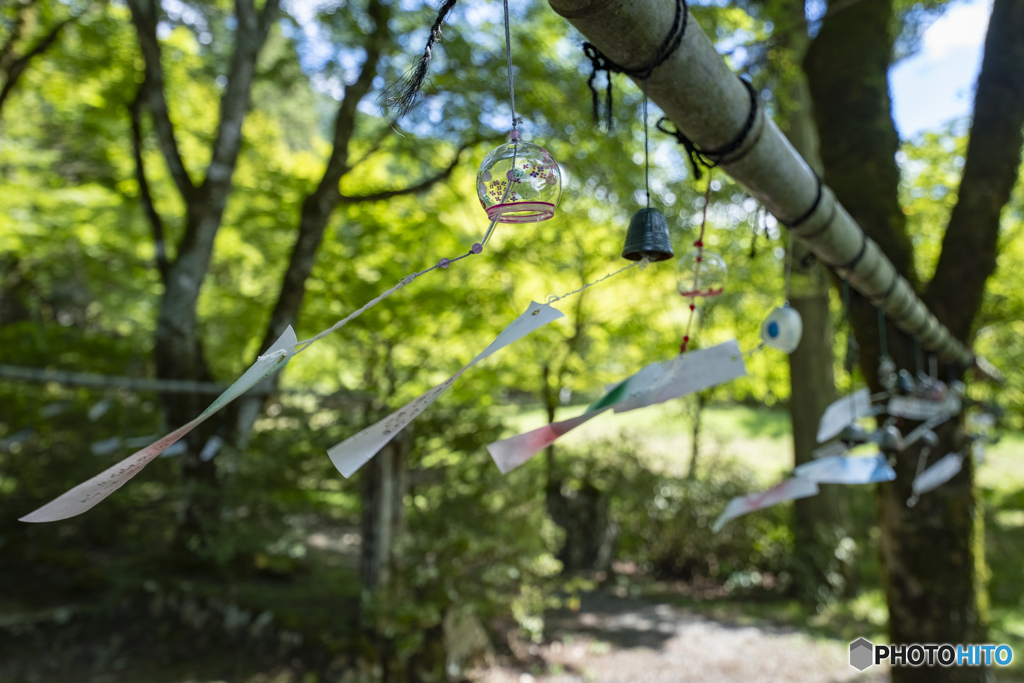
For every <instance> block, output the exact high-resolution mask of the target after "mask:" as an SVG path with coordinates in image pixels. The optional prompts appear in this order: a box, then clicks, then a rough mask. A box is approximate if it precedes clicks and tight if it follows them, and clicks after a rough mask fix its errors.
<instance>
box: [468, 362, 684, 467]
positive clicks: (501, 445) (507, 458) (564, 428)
mask: <svg viewBox="0 0 1024 683" xmlns="http://www.w3.org/2000/svg"><path fill="white" fill-rule="evenodd" d="M663 373H664V370H663V368H662V364H661V363H651V364H650V365H648V366H646V367H644V368H642V369H641V370H640V371H638V372H637V373H636V374H634V375H632V376H630V377H627V378H626V379H625V380H623V381H622V382H619V383H618V384H617V385H616V386H614V387H613V388H612V390H611V391H610V392H608V394H607V395H606V396H604V398H602V399H601V400H599V401H597V402H595V403H593V404H592V405H591V406H589V407H588V408H587V410H586V412H584V413H583V414H582V415H578V416H576V417H573V418H570V419H568V420H562V421H561V422H552V423H550V424H546V425H544V426H543V427H540V428H538V429H534V430H533V431H531V432H526V433H524V434H517V435H516V436H513V437H509V438H508V439H502V440H501V441H495V442H494V443H491V444H488V445H487V452H488V453H490V454H491V459H492V460H494V464H495V465H497V466H498V469H499V470H500V471H501V473H502V474H508V473H509V472H511V471H512V470H514V469H515V468H517V467H519V466H520V465H522V464H523V463H525V462H526V461H527V460H529V459H530V458H532V457H533V456H535V455H537V453H540V452H541V451H542V450H544V449H545V448H547V447H548V446H550V445H551V444H553V443H554V442H555V441H556V440H557V439H558V438H559V437H561V436H564V435H565V434H568V433H569V432H571V431H572V430H574V429H576V428H577V427H579V426H580V425H582V424H584V423H586V422H589V421H590V420H591V419H592V418H595V417H597V416H598V415H600V414H601V413H603V412H605V411H606V410H608V409H609V408H611V407H613V406H614V405H616V404H617V403H619V402H620V401H622V400H624V399H628V398H630V397H631V396H636V395H638V394H640V393H643V392H645V391H647V390H648V389H650V387H651V385H652V384H654V382H656V381H658V379H659V378H660V377H661V376H662V375H663Z"/></svg>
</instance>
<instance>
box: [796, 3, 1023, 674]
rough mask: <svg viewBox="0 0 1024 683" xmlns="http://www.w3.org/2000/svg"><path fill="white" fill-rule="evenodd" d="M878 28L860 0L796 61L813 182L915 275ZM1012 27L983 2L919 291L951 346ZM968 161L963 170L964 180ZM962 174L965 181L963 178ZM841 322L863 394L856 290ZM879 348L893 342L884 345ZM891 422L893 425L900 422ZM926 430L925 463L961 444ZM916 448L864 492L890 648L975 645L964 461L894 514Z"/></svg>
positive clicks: (995, 206) (973, 268) (968, 296)
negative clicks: (814, 127) (804, 90)
mask: <svg viewBox="0 0 1024 683" xmlns="http://www.w3.org/2000/svg"><path fill="white" fill-rule="evenodd" d="M892 26H893V7H892V3H891V2H889V0H863V1H862V2H860V3H858V4H856V5H851V6H848V7H846V8H845V9H843V10H842V11H840V12H837V13H836V15H835V17H834V18H830V19H826V21H825V22H824V23H823V25H822V29H821V31H820V33H819V34H818V37H817V38H816V39H815V41H814V43H813V45H812V46H811V49H810V51H809V53H808V56H807V60H806V62H805V65H806V69H807V73H808V77H809V81H810V85H811V92H812V96H813V99H814V105H815V115H816V118H817V120H818V125H819V131H820V132H821V149H822V158H823V160H824V164H825V174H826V180H827V181H828V183H829V185H830V186H831V187H832V188H833V190H834V191H835V193H836V196H837V197H838V198H839V199H840V201H842V202H843V203H844V204H845V205H846V206H847V207H848V208H849V210H850V212H851V214H852V215H853V216H854V217H855V218H856V219H857V220H858V221H859V222H860V224H861V225H862V226H864V227H865V229H866V230H867V232H868V233H869V234H870V235H871V237H872V238H873V239H875V241H876V242H878V243H879V244H880V245H881V246H882V248H883V250H884V252H885V253H886V255H887V256H888V257H889V258H890V260H891V261H892V262H893V263H894V264H896V266H897V267H898V268H899V270H900V272H901V273H902V274H903V275H904V277H906V278H907V279H908V280H909V281H910V282H917V277H916V276H915V274H914V272H913V262H912V251H911V245H910V240H909V236H908V234H907V231H906V228H905V224H904V223H905V220H904V216H903V213H902V211H901V210H900V207H899V205H898V203H897V202H896V197H897V189H898V182H899V170H898V169H897V168H896V165H895V163H894V155H895V152H896V151H897V150H898V145H899V140H898V138H897V135H896V131H895V127H894V126H893V123H892V117H891V115H890V104H889V92H888V81H887V74H888V68H889V63H890V62H891V56H892V42H893V35H892V30H891V27H892ZM1022 32H1024V3H1022V2H1021V1H1020V0H997V2H996V5H995V9H994V10H993V18H992V21H991V24H990V29H989V35H988V40H987V42H986V50H985V61H984V63H983V67H982V76H981V77H980V78H979V84H978V95H977V100H976V105H975V107H976V111H975V125H974V126H973V129H972V133H971V147H972V148H973V149H972V150H970V151H969V152H968V164H965V173H964V182H963V183H962V185H961V188H960V195H959V198H958V204H957V207H956V209H955V210H954V212H953V217H952V218H951V221H950V225H949V228H948V230H947V234H946V238H945V239H944V244H943V252H942V258H941V259H940V263H942V262H943V261H944V262H945V263H947V264H949V263H956V264H957V266H956V267H955V268H949V267H947V268H946V269H943V268H939V269H938V270H937V271H936V276H935V278H934V280H933V281H932V284H931V286H930V287H929V293H930V294H931V293H934V292H947V293H949V292H951V291H953V290H955V291H956V295H955V298H956V301H957V302H958V304H957V310H956V311H953V312H950V311H948V310H946V309H945V308H944V307H943V305H941V304H939V303H938V302H937V301H935V299H936V297H935V296H934V295H932V296H930V297H929V299H931V300H932V302H933V303H934V305H935V306H936V310H937V312H938V314H939V315H940V316H941V322H942V323H943V324H945V325H947V326H949V327H950V330H951V331H952V332H953V334H954V335H955V336H956V337H957V338H958V339H960V340H966V339H967V338H968V336H969V330H970V327H971V324H972V321H973V320H974V318H975V316H976V314H977V311H978V307H979V304H980V301H981V297H982V294H983V291H984V283H985V280H986V278H987V277H988V275H989V274H990V273H991V271H992V268H993V267H994V262H995V258H994V254H995V246H994V245H995V244H996V236H997V235H998V220H999V218H998V216H999V210H1000V209H1001V207H1002V204H1005V202H1006V200H1007V198H1008V196H1009V188H1010V187H1012V184H1013V182H1014V180H1015V179H1016V173H1017V166H1018V164H1019V159H1020V157H1019V150H1020V146H1021V124H1022V123H1024V56H1022V54H1024V52H1022V48H1021V46H1020V45H1019V36H1020V35H1021V34H1022ZM983 124H984V125H983ZM1007 145H1010V146H1014V147H1015V149H1014V150H1013V153H1012V154H1008V153H1007V152H1006V150H1005V147H1006V146H1007ZM975 150H977V151H976V152H975ZM972 152H973V153H972ZM972 162H973V165H974V167H975V169H976V170H974V171H973V172H972V173H971V174H968V172H967V166H968V165H969V164H972ZM975 176H976V177H977V178H978V179H979V182H978V183H974V182H969V178H971V179H973V177H975ZM961 206H963V207H965V208H964V209H961ZM968 214H970V216H971V217H970V219H967V218H960V219H959V221H958V216H966V215H968ZM967 223H970V225H969V227H968V226H967ZM966 271H969V272H966ZM950 296H953V295H952V294H950ZM944 303H945V302H944ZM853 323H854V331H855V333H856V336H857V341H858V343H859V345H860V348H861V369H862V370H863V372H864V374H865V377H866V378H867V380H868V383H869V385H870V386H871V387H872V389H873V390H876V391H877V390H878V389H879V386H878V380H877V372H876V368H877V366H878V358H879V355H880V343H879V335H878V323H877V317H876V315H875V312H874V310H873V309H872V307H871V306H870V305H868V304H867V302H866V301H865V300H863V299H862V298H860V297H854V310H853ZM890 336H891V335H890ZM909 346H911V345H910V344H904V345H903V349H902V351H901V352H900V351H898V352H897V353H895V354H892V355H893V356H894V357H895V359H896V361H897V364H898V365H900V366H901V367H905V368H913V367H914V366H915V359H914V358H913V354H912V353H908V352H907V348H908V347H909ZM889 347H890V349H893V348H896V349H898V346H897V345H895V344H893V343H892V342H891V341H890V344H889ZM898 426H899V427H900V428H901V429H902V430H903V431H904V432H906V431H907V430H908V429H910V428H912V427H913V426H914V425H913V424H899V425H898ZM936 431H937V432H938V435H939V445H938V447H937V448H935V449H933V451H932V455H931V457H930V460H929V464H931V462H934V461H935V460H936V459H937V458H938V457H941V456H942V455H944V454H946V453H948V452H955V451H958V450H960V449H961V448H963V447H964V445H965V440H964V434H963V429H962V416H960V417H958V418H956V419H954V420H951V421H950V422H948V423H946V424H945V425H943V426H942V428H941V429H938V430H936ZM919 455H920V447H911V448H908V449H907V450H906V451H904V452H902V453H900V454H899V455H898V456H897V457H896V458H895V465H894V468H895V470H896V479H895V480H894V481H892V482H888V483H885V484H881V485H879V487H878V497H879V509H880V517H881V519H880V525H881V531H882V559H883V574H884V579H885V589H886V597H887V601H888V605H889V635H890V639H891V641H892V642H893V643H912V642H918V643H968V642H978V641H981V642H984V641H985V639H986V630H987V629H986V615H985V614H984V609H983V607H982V606H983V605H984V604H985V599H984V587H983V585H982V579H981V577H982V576H983V575H984V570H983V565H984V533H983V523H982V516H981V509H980V506H979V503H978V501H977V498H976V496H975V492H974V486H973V462H972V459H971V458H969V457H968V458H965V460H964V467H963V469H962V470H961V472H960V473H959V474H958V475H957V476H956V477H954V478H953V479H952V480H951V481H950V482H948V483H947V484H944V485H943V486H941V487H940V488H939V489H937V490H935V491H933V492H930V493H928V494H926V495H925V496H922V497H921V500H920V501H919V502H918V503H917V505H916V506H915V507H912V508H908V507H907V502H906V501H907V499H908V498H909V497H910V493H911V482H912V481H913V479H914V475H915V473H916V471H917V463H918V459H919ZM987 675H988V674H987V672H986V671H985V670H984V669H981V668H968V667H964V668H956V667H953V668H949V669H945V668H941V667H922V668H910V667H898V668H894V669H893V681H894V683H917V682H919V681H920V682H922V683H923V682H924V681H928V682H945V681H951V682H952V681H956V682H958V683H959V682H961V681H963V682H966V681H978V682H980V681H984V680H986V679H987Z"/></svg>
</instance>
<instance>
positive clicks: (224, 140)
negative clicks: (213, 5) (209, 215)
mask: <svg viewBox="0 0 1024 683" xmlns="http://www.w3.org/2000/svg"><path fill="white" fill-rule="evenodd" d="M278 5H279V0H267V1H266V4H265V5H264V6H263V11H262V12H261V13H260V14H259V15H257V14H256V10H255V8H254V7H253V4H252V0H235V17H236V19H237V21H238V27H237V29H236V30H235V49H234V51H233V53H232V55H231V66H230V67H229V68H228V73H227V79H228V83H227V87H225V88H224V94H223V95H221V98H220V120H219V122H218V124H217V136H216V139H215V141H214V144H213V154H212V155H211V158H210V165H209V166H208V167H207V169H206V177H205V178H204V179H203V184H202V186H201V188H200V191H201V192H202V193H203V195H204V196H206V197H207V198H210V199H212V200H213V202H214V203H216V204H220V203H221V202H226V200H227V197H226V192H227V190H228V188H229V187H230V184H231V176H232V175H233V173H234V170H235V163H236V162H237V160H238V152H239V150H240V149H241V147H242V123H243V122H244V121H245V115H246V112H247V111H248V109H249V98H250V95H251V93H252V83H253V80H254V78H255V75H256V60H257V58H258V57H259V53H260V50H261V49H262V47H263V44H264V42H266V39H267V34H268V32H269V30H270V26H271V25H272V23H273V20H274V19H275V18H276V17H277V10H278ZM221 195H224V196H221Z"/></svg>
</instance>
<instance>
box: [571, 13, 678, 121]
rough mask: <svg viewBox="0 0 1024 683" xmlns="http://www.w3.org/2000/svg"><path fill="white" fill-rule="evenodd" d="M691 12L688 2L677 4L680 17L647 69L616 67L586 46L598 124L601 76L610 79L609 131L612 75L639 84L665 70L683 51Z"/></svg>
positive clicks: (608, 91) (674, 19) (589, 82)
mask: <svg viewBox="0 0 1024 683" xmlns="http://www.w3.org/2000/svg"><path fill="white" fill-rule="evenodd" d="M689 16H690V13H689V8H688V7H687V6H686V0H676V13H675V16H674V17H673V19H672V26H671V28H669V30H668V35H666V36H665V40H663V41H662V42H661V46H660V47H659V48H658V51H657V53H655V55H654V59H652V60H651V63H650V64H648V65H647V66H645V67H642V68H639V69H629V68H627V67H624V66H622V65H621V64H616V63H615V62H613V61H612V60H610V59H608V57H606V56H605V55H604V53H603V52H601V51H600V50H598V49H597V47H595V46H594V44H593V43H583V54H585V55H586V56H587V59H589V60H590V68H591V72H590V78H588V79H587V86H588V87H589V88H590V94H591V96H592V99H593V104H594V123H595V124H596V123H598V122H599V121H600V119H601V115H600V110H601V107H600V100H601V96H600V95H599V94H598V92H597V88H596V87H595V86H594V79H596V78H597V74H599V73H600V72H602V71H604V72H605V74H607V76H608V85H607V86H605V100H606V103H605V121H606V122H607V124H608V130H611V129H612V74H613V73H617V74H626V75H627V76H629V77H631V78H633V79H634V80H637V81H641V82H642V81H646V80H647V79H648V78H650V77H651V74H652V73H653V72H654V70H655V69H656V68H658V67H659V66H661V65H662V64H663V63H664V61H665V60H666V59H668V57H669V55H671V54H672V53H673V52H675V50H676V48H678V47H679V45H680V43H682V42H683V35H685V34H686V24H687V22H688V20H689Z"/></svg>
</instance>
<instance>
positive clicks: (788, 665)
mask: <svg viewBox="0 0 1024 683" xmlns="http://www.w3.org/2000/svg"><path fill="white" fill-rule="evenodd" d="M549 625H550V626H551V629H550V632H551V633H552V634H553V637H552V641H551V642H549V643H545V644H544V645H540V646H536V648H533V649H531V654H533V655H535V656H536V657H537V658H538V662H537V663H538V666H535V667H533V670H532V671H531V672H522V671H515V670H512V669H509V668H505V667H491V668H490V669H487V670H485V671H482V672H480V674H479V678H477V680H478V681H480V683H584V682H586V683H691V682H692V683H840V682H844V683H845V682H847V681H849V682H854V681H855V682H857V683H888V681H889V674H888V670H887V669H885V670H875V669H869V670H868V671H867V672H864V673H860V672H858V671H856V670H855V669H853V668H852V667H850V665H849V664H848V662H847V648H848V644H847V643H843V642H838V641H829V640H813V639H812V638H810V637H809V636H807V635H805V634H803V633H800V632H799V631H796V630H794V629H789V628H773V627H767V626H757V627H754V626H737V625H732V624H728V623H724V622H718V621H714V620H711V619H708V618H706V617H703V616H700V615H698V614H695V613H693V612H691V611H688V610H686V609H681V608H676V607H672V606H669V605H652V604H649V603H646V602H642V601H640V600H633V599H620V598H614V597H611V596H607V595H589V596H586V597H585V599H584V601H583V604H582V606H581V609H580V611H579V612H577V613H575V614H565V615H561V616H559V617H557V618H556V619H555V620H554V623H551V622H549Z"/></svg>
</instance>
